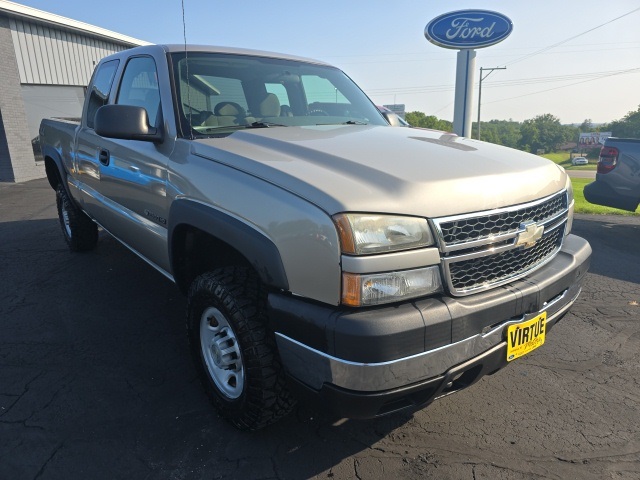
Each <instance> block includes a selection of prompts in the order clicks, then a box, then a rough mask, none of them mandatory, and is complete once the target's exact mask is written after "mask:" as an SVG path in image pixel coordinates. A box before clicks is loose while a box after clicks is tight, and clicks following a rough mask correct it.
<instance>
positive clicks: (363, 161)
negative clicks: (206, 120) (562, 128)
mask: <svg viewBox="0 0 640 480" xmlns="http://www.w3.org/2000/svg"><path fill="white" fill-rule="evenodd" d="M191 148H192V153H193V154H195V155H197V156H200V157H204V158H208V159H211V160H214V161H216V162H220V163H223V164H227V165H229V166H232V167H233V168H236V169H238V170H242V171H244V172H247V173H248V174H251V175H254V176H256V177H260V178H262V179H264V180H266V181H268V182H270V183H272V184H275V185H278V186H279V187H281V188H283V189H285V190H288V191H290V192H292V193H294V194H295V195H298V196H300V197H303V198H305V199H307V200H308V201H310V202H312V203H314V204H315V205H317V206H318V207H320V208H322V209H323V210H325V211H326V212H327V213H329V214H330V215H333V214H335V213H339V212H372V213H395V214H404V215H416V216H423V217H431V218H435V217H441V216H447V215H455V214H460V213H469V212H473V211H479V210H488V209H493V208H499V207H504V206H508V205H515V204H519V203H524V202H528V201H531V200H535V199H538V198H542V197H544V196H547V195H551V194H553V193H556V192H558V191H560V190H562V189H563V188H564V186H565V181H566V173H565V172H564V170H562V169H561V168H559V167H557V166H556V165H555V164H554V163H552V162H550V161H549V160H546V159H544V158H541V157H538V156H535V155H530V154H527V153H523V152H520V151H518V150H513V149H510V148H505V147H500V146H497V145H493V144H489V143H484V142H480V141H477V140H471V139H466V138H461V137H458V136H456V135H453V134H450V133H444V132H437V131H431V130H424V129H417V128H393V127H385V126H369V125H339V126H312V127H270V128H260V129H247V130H240V131H237V132H235V133H233V134H231V135H229V136H227V137H224V138H209V139H202V140H196V141H194V142H192V147H191Z"/></svg>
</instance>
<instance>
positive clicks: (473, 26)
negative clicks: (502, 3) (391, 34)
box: [424, 10, 513, 50]
mask: <svg viewBox="0 0 640 480" xmlns="http://www.w3.org/2000/svg"><path fill="white" fill-rule="evenodd" d="M512 30H513V23H512V22H511V20H509V18H508V17H506V16H504V15H502V14H501V13H498V12H491V11H489V10H459V11H456V12H449V13H445V14H444V15H440V16H439V17H436V18H434V19H433V20H431V21H430V22H429V23H428V24H427V26H426V27H425V29H424V36H425V37H427V40H429V41H430V42H431V43H434V44H436V45H438V46H440V47H444V48H456V49H460V50H461V49H465V48H483V47H488V46H490V45H495V44H496V43H499V42H501V41H502V40H504V39H505V38H507V37H508V36H509V34H511V31H512Z"/></svg>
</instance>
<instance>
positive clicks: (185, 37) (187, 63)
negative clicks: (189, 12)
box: [181, 0, 193, 140]
mask: <svg viewBox="0 0 640 480" xmlns="http://www.w3.org/2000/svg"><path fill="white" fill-rule="evenodd" d="M181 2H182V37H183V38H184V63H185V65H186V68H187V103H188V104H189V140H193V128H192V127H191V125H193V122H192V118H193V108H191V87H190V86H189V58H188V57H189V53H188V52H187V22H186V21H185V19H184V0H181ZM182 106H183V107H184V102H182Z"/></svg>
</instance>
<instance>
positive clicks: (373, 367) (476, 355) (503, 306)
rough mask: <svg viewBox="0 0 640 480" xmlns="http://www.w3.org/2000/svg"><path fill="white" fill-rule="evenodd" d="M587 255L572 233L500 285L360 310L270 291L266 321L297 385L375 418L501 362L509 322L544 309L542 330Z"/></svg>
mask: <svg viewBox="0 0 640 480" xmlns="http://www.w3.org/2000/svg"><path fill="white" fill-rule="evenodd" d="M590 257H591V248H590V246H589V244H588V243H587V242H586V241H585V240H584V239H582V238H580V237H576V236H574V235H569V236H568V237H567V238H566V239H565V242H564V245H563V247H562V249H561V250H560V252H559V253H558V254H557V255H556V257H555V258H554V259H553V260H552V261H551V262H549V263H548V264H547V265H545V266H544V267H542V268H540V269H539V270H537V271H535V272H534V273H533V274H532V275H530V276H528V277H525V278H523V279H521V280H518V281H516V282H513V283H511V284H508V285H505V286H504V287H499V288H496V289H493V290H491V291H488V292H484V293H481V294H477V295H472V296H469V297H464V298H452V297H444V296H443V297H440V298H432V299H424V300H419V301H415V302H410V303H407V304H404V305H400V306H391V307H388V306H387V307H380V308H377V309H372V310H367V311H361V310H359V311H355V312H354V311H350V310H345V309H340V308H334V309H330V308H328V307H325V306H318V305H313V304H308V303H306V302H303V301H302V300H299V299H294V298H289V297H284V296H282V295H277V294H273V295H272V296H270V298H269V303H270V318H271V321H272V328H273V329H274V331H275V332H276V341H277V344H278V349H279V353H280V357H281V359H282V362H283V365H284V367H285V370H286V372H287V373H288V374H289V376H290V377H291V378H292V380H293V385H294V386H295V387H298V388H297V389H298V390H299V391H303V392H304V393H312V394H315V396H318V397H320V398H321V399H322V401H323V403H325V404H328V405H330V406H332V408H333V410H336V411H337V412H338V413H340V414H342V415H344V416H348V417H352V418H370V417H375V416H378V415H383V414H386V413H390V412H392V411H395V410H398V409H401V408H406V407H410V406H414V405H415V406H420V405H425V404H428V403H430V402H432V401H433V400H435V399H436V398H440V397H442V396H444V395H447V394H450V393H453V392H454V391H457V390H460V389H462V388H465V387H467V386H469V385H471V384H473V383H474V382H476V381H477V380H479V379H480V378H481V377H482V376H484V375H485V374H490V373H493V372H495V371H497V370H499V369H500V368H502V367H504V366H505V365H506V364H507V361H506V340H505V339H506V331H507V328H508V326H509V325H513V324H516V323H519V322H524V321H526V320H529V319H530V318H533V317H534V316H536V315H538V314H539V313H540V312H543V311H544V312H547V330H549V329H550V328H551V327H552V326H553V325H554V324H555V323H557V322H558V321H559V320H560V319H561V318H562V317H563V316H564V314H565V313H566V312H567V311H568V310H569V308H570V307H571V305H572V304H573V302H574V301H575V300H576V298H577V297H578V294H579V293H580V289H581V285H582V282H583V280H584V277H585V274H586V272H587V269H588V266H589V261H590ZM292 312H296V313H292ZM403 351H404V352H405V353H404V354H403Z"/></svg>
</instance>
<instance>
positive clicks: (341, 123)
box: [316, 120, 369, 125]
mask: <svg viewBox="0 0 640 480" xmlns="http://www.w3.org/2000/svg"><path fill="white" fill-rule="evenodd" d="M316 125H369V124H368V123H367V122H361V121H360V120H347V121H346V122H340V123H316Z"/></svg>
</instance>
